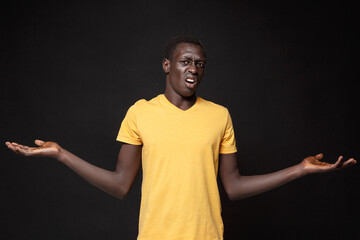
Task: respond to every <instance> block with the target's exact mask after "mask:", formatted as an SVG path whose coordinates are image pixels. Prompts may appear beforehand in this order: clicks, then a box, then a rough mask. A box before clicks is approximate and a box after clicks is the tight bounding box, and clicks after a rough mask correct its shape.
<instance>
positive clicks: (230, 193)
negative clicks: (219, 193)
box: [224, 186, 239, 201]
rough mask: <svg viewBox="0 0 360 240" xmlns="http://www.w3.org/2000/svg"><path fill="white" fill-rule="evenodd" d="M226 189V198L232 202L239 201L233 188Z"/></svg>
mask: <svg viewBox="0 0 360 240" xmlns="http://www.w3.org/2000/svg"><path fill="white" fill-rule="evenodd" d="M224 187H225V193H226V196H227V197H228V198H229V199H230V200H231V201H236V200H239V198H238V196H237V194H235V192H234V190H232V189H231V187H226V186H224Z"/></svg>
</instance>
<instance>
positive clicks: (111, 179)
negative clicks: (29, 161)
mask: <svg viewBox="0 0 360 240" xmlns="http://www.w3.org/2000/svg"><path fill="white" fill-rule="evenodd" d="M35 143H36V145H38V147H28V146H24V145H21V144H17V143H10V142H6V145H7V147H8V148H9V149H11V150H12V151H14V152H16V153H18V154H20V155H22V156H38V157H52V158H55V159H57V160H58V161H60V162H62V163H64V164H65V165H66V166H68V167H69V168H71V169H72V170H73V171H74V172H75V173H77V174H78V175H79V176H80V177H82V178H83V179H84V180H86V181H87V182H89V183H90V184H92V185H94V186H95V187H97V188H99V189H101V190H103V191H104V192H106V193H108V194H110V195H112V196H114V197H116V198H119V199H123V198H125V197H126V195H127V193H128V192H129V190H130V188H131V186H132V184H133V182H134V180H135V178H136V175H137V173H138V171H139V168H140V162H141V149H142V146H141V145H131V144H123V145H122V146H121V148H120V152H119V155H118V162H117V165H116V170H115V171H109V170H106V169H103V168H99V167H97V166H95V165H92V164H90V163H88V162H86V161H84V160H83V159H81V158H79V157H77V156H76V155H74V154H72V153H71V152H69V151H67V150H65V149H63V148H62V147H60V146H59V145H58V144H57V143H55V142H44V141H41V140H36V141H35Z"/></svg>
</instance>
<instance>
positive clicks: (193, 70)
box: [188, 62, 198, 74]
mask: <svg viewBox="0 0 360 240" xmlns="http://www.w3.org/2000/svg"><path fill="white" fill-rule="evenodd" d="M188 71H189V72H190V73H192V74H197V72H198V69H197V67H196V65H195V63H194V62H192V63H190V64H189V66H188Z"/></svg>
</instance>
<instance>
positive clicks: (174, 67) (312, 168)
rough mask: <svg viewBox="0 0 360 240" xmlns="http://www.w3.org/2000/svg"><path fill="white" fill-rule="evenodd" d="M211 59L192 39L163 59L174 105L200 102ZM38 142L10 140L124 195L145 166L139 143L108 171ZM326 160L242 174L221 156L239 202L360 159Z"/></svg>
mask: <svg viewBox="0 0 360 240" xmlns="http://www.w3.org/2000/svg"><path fill="white" fill-rule="evenodd" d="M205 63H206V57H205V53H204V51H203V49H202V48H201V47H200V46H198V45H194V44H190V43H180V44H178V45H177V47H176V50H175V51H174V55H173V57H172V59H166V58H165V59H164V60H163V70H164V72H165V73H166V88H165V93H164V94H165V97H166V98H167V99H168V100H169V101H170V102H171V103H172V104H173V105H175V106H176V107H178V108H180V109H182V110H184V111H186V110H187V109H189V108H191V107H192V106H193V105H194V103H195V102H196V89H197V87H198V86H199V84H200V82H201V80H202V78H203V75H204V69H205ZM35 144H36V145H37V147H29V146H25V145H21V144H18V143H14V142H13V143H10V142H6V145H7V147H8V148H9V149H11V150H12V151H14V152H16V153H18V154H20V155H22V156H37V157H51V158H55V159H57V160H58V161H60V162H62V163H64V164H65V165H67V166H68V167H69V168H71V169H72V170H73V171H74V172H75V173H77V174H78V175H79V176H81V177H82V178H84V179H85V180H86V181H88V182H89V183H90V184H92V185H94V186H96V187H98V188H99V189H101V190H103V191H105V192H107V193H109V194H110V195H112V196H114V197H117V198H120V199H123V198H124V197H125V196H126V195H127V193H128V192H129V190H130V188H131V186H132V184H133V182H134V180H135V177H136V175H137V174H138V171H139V168H140V162H141V151H142V146H138V145H131V144H123V145H122V146H121V148H120V152H119V155H118V162H117V165H116V169H115V171H108V170H105V169H102V168H99V167H97V166H94V165H92V164H90V163H88V162H86V161H84V160H82V159H81V158H79V157H77V156H75V155H74V154H72V153H71V152H69V151H67V150H65V149H63V148H62V147H61V146H60V145H59V144H57V143H55V142H44V141H41V140H35ZM322 158H323V155H322V154H318V155H316V156H309V157H307V158H305V159H304V160H302V161H301V162H300V163H299V164H296V165H294V166H291V167H288V168H285V169H283V170H280V171H277V172H273V173H269V174H263V175H256V176H242V175H240V172H239V168H238V160H237V156H236V154H235V153H233V154H220V156H219V164H220V165H219V175H220V179H221V181H222V184H223V185H224V189H225V191H226V193H227V195H228V196H229V198H230V199H232V200H236V199H242V198H246V197H250V196H254V195H257V194H260V193H263V192H266V191H269V190H271V189H273V188H276V187H279V186H281V185H283V184H285V183H288V182H290V181H292V180H295V179H297V178H299V177H302V176H305V175H308V174H311V173H324V172H330V171H333V170H337V169H342V168H345V167H348V166H351V165H353V164H355V163H356V160H355V159H353V158H350V159H348V160H346V161H342V159H343V157H342V156H340V157H339V158H338V159H337V161H336V162H335V163H333V164H331V163H327V162H322V161H320V160H322Z"/></svg>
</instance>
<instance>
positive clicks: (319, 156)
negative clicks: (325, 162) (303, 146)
mask: <svg viewBox="0 0 360 240" xmlns="http://www.w3.org/2000/svg"><path fill="white" fill-rule="evenodd" d="M323 157H324V155H323V154H322V153H319V154H317V155H316V156H315V158H316V159H317V160H321V159H322V158H323Z"/></svg>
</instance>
